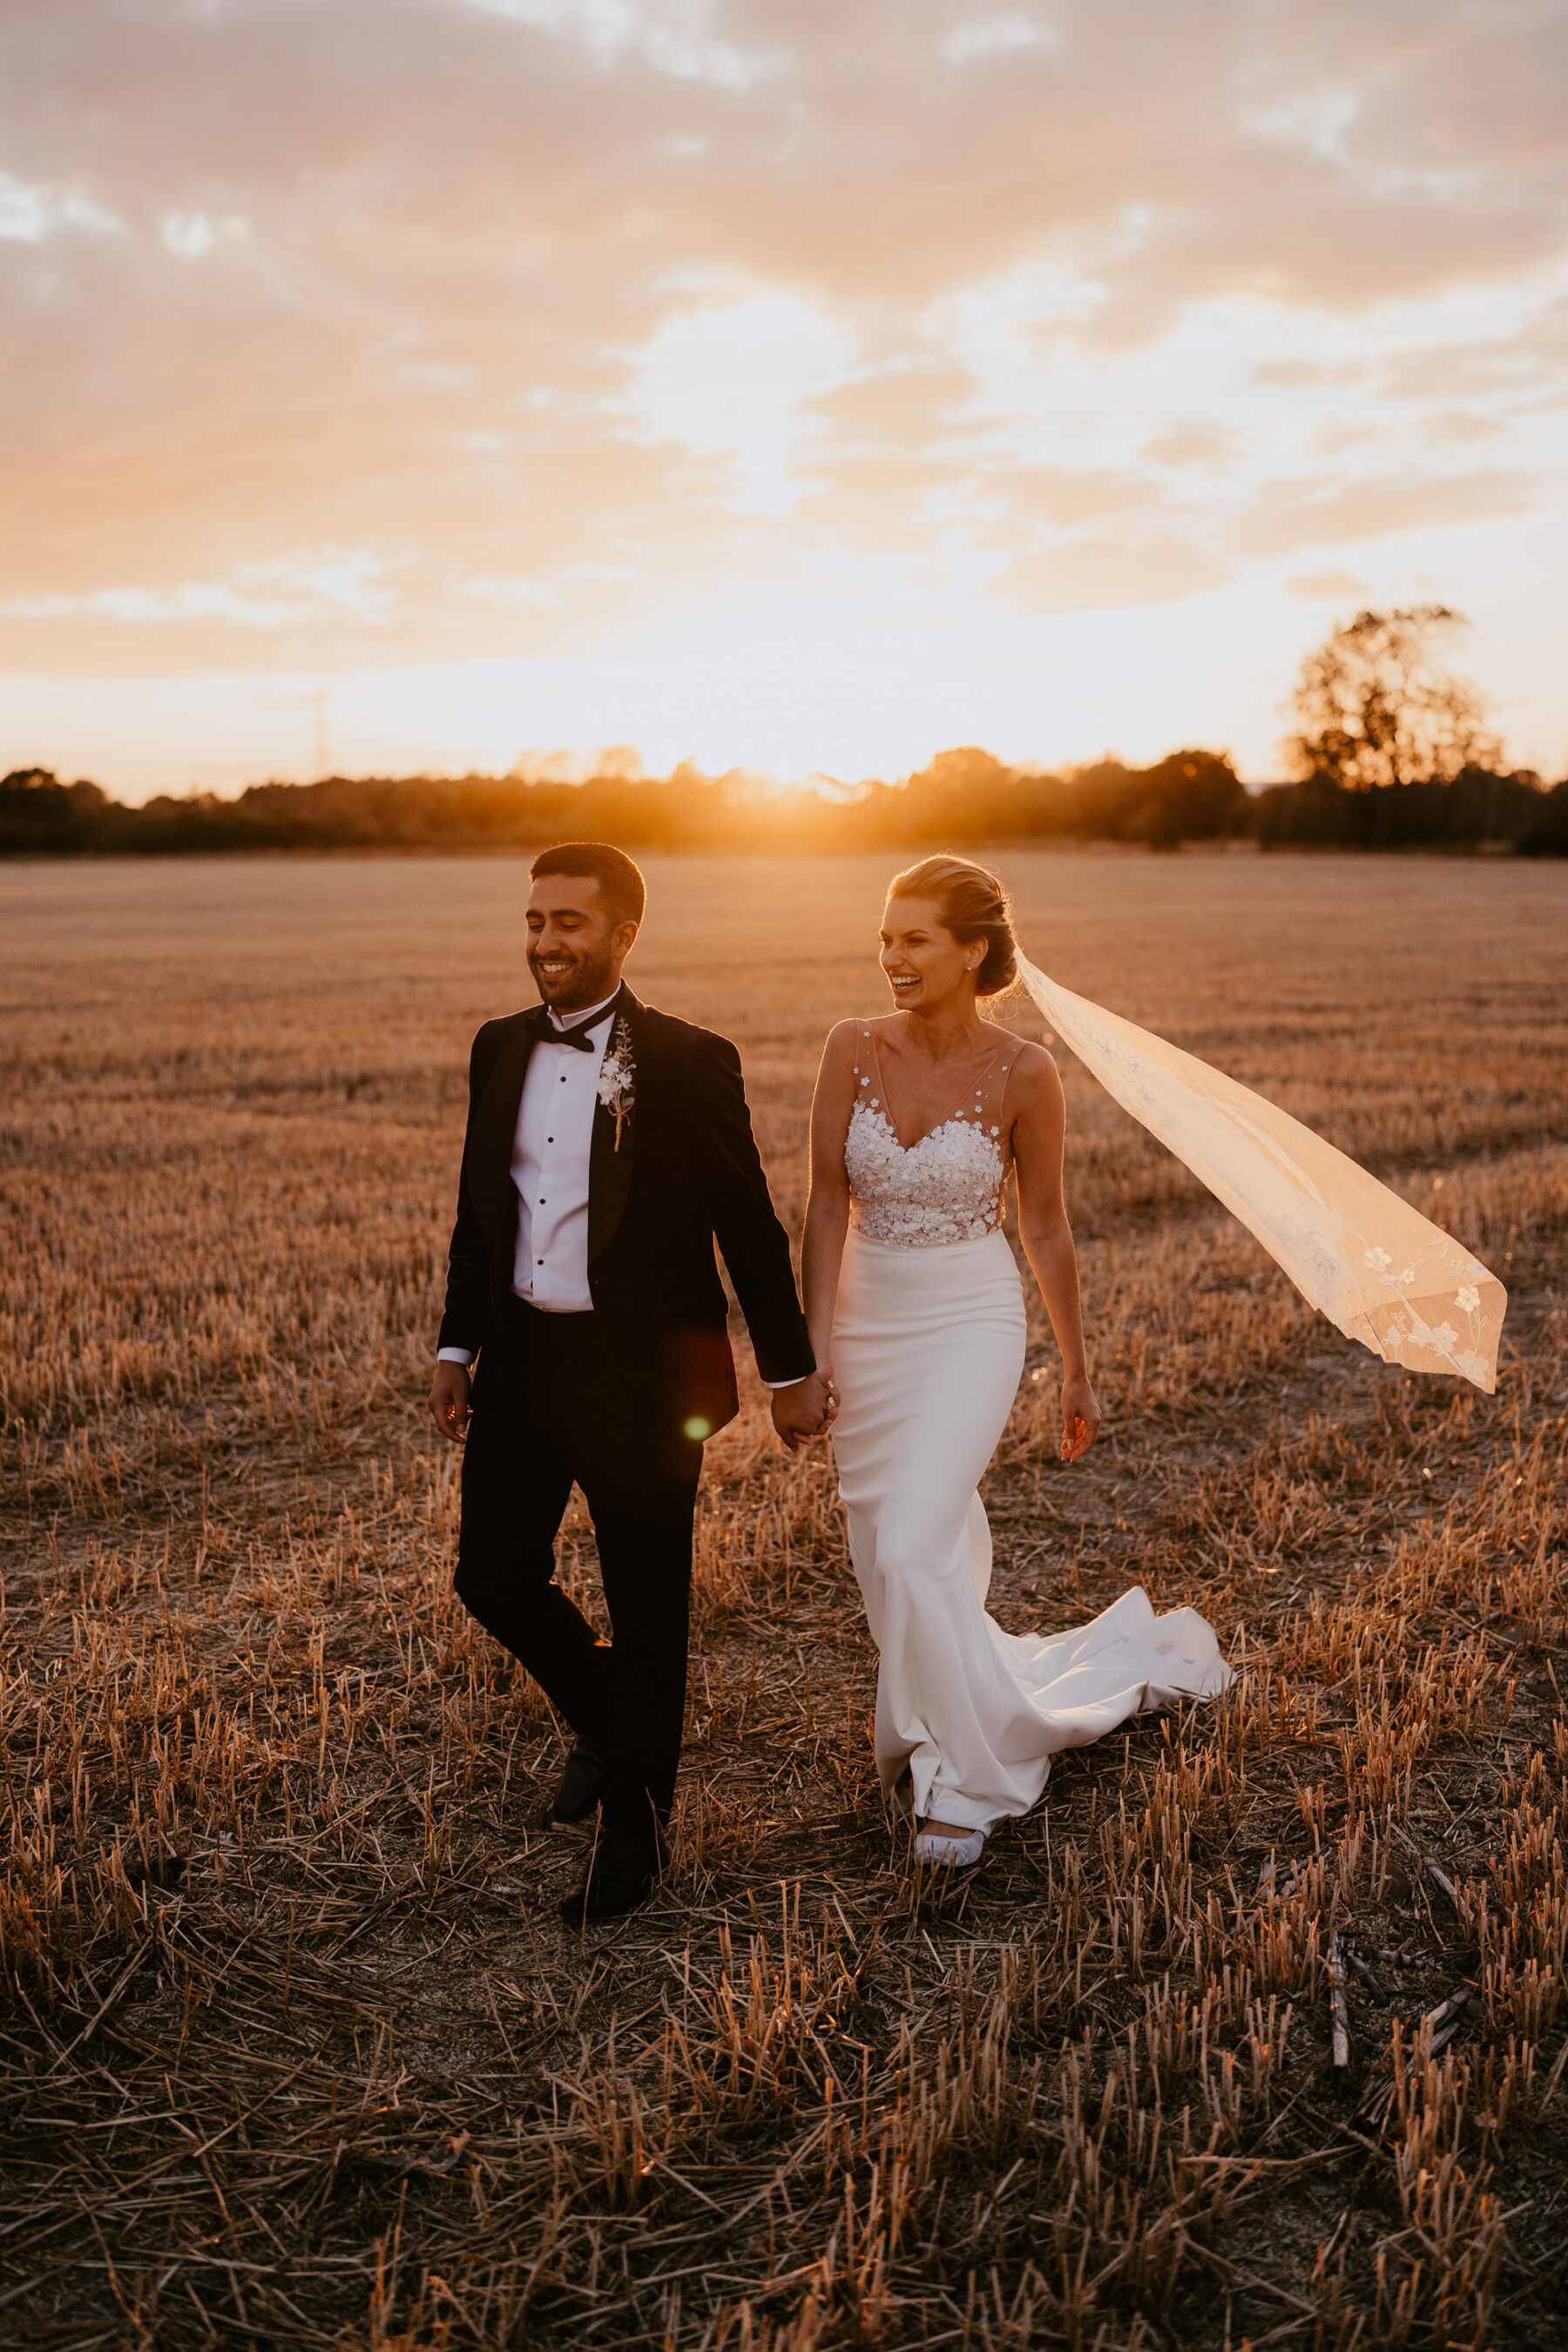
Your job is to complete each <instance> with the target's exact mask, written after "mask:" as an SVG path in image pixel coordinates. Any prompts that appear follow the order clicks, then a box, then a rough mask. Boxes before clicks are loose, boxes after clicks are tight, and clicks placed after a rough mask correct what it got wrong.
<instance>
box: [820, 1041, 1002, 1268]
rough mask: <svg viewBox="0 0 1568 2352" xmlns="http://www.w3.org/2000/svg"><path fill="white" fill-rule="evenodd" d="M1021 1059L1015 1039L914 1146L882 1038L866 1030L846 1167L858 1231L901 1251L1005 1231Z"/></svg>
mask: <svg viewBox="0 0 1568 2352" xmlns="http://www.w3.org/2000/svg"><path fill="white" fill-rule="evenodd" d="M1013 1054H1014V1046H1013V1042H1012V1040H1011V1039H1009V1040H1008V1042H1007V1044H1006V1045H1002V1046H1000V1047H999V1048H998V1049H997V1053H996V1055H995V1058H994V1060H993V1062H992V1064H991V1066H990V1068H989V1069H988V1070H986V1072H985V1073H984V1076H983V1077H982V1078H981V1080H980V1082H979V1084H978V1085H977V1086H976V1087H974V1089H973V1095H972V1096H970V1097H966V1098H965V1100H964V1102H963V1105H962V1107H961V1108H958V1109H957V1110H955V1111H954V1112H953V1114H952V1117H951V1118H945V1119H943V1120H942V1124H941V1126H940V1127H933V1128H932V1129H931V1130H930V1132H929V1133H928V1134H925V1135H922V1136H921V1138H920V1140H919V1141H918V1142H916V1143H912V1144H910V1145H908V1146H906V1145H904V1144H902V1143H900V1140H899V1135H898V1129H896V1128H895V1127H894V1125H893V1122H892V1119H891V1118H890V1117H889V1112H888V1098H887V1093H886V1089H885V1088H884V1087H883V1085H882V1071H881V1063H880V1060H879V1056H878V1053H877V1041H876V1037H875V1035H874V1034H873V1033H872V1031H870V1030H869V1029H868V1028H866V1027H864V1026H863V1025H858V1026H857V1029H856V1035H855V1102H854V1106H853V1108H852V1109H851V1110H850V1113H849V1130H848V1133H847V1135H846V1137H845V1139H844V1166H845V1171H846V1172H847V1176H848V1179H849V1202H850V1215H851V1219H852V1222H853V1223H854V1226H855V1229H856V1231H857V1232H858V1233H862V1234H865V1235H866V1237H867V1239H868V1241H874V1242H890V1243H891V1244H893V1245H894V1246H895V1247H896V1248H899V1249H935V1248H938V1247H940V1246H941V1245H942V1244H944V1243H947V1242H974V1241H980V1240H981V1239H983V1238H984V1235H985V1234H994V1233H995V1232H997V1231H998V1230H999V1228H1000V1226H1001V1223H1002V1188H1003V1185H1004V1184H1005V1181H1006V1179H1007V1171H1008V1167H1009V1165H1010V1161H1009V1160H1008V1158H1007V1156H1006V1147H1005V1126H1004V1122H1003V1118H1002V1097H1003V1094H1004V1093H1005V1089H1006V1085H1007V1072H1008V1070H1009V1069H1010V1068H1011V1066H1012V1062H1013Z"/></svg>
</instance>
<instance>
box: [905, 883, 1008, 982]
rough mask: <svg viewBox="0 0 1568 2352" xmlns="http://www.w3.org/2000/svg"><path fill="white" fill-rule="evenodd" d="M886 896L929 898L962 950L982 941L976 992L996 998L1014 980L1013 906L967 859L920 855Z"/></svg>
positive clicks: (976, 977)
mask: <svg viewBox="0 0 1568 2352" xmlns="http://www.w3.org/2000/svg"><path fill="white" fill-rule="evenodd" d="M888 896H889V898H929V899H931V901H932V903H933V904H934V905H935V907H936V908H937V909H938V911H939V913H940V914H941V916H942V929H943V930H944V931H951V932H952V936H953V938H954V939H955V940H957V941H958V943H959V945H960V946H961V947H969V946H972V945H973V942H974V940H984V942H985V961H984V963H983V964H982V965H981V967H980V970H979V971H978V973H977V974H976V976H975V982H974V987H975V993H976V994H977V995H979V996H1000V995H1001V994H1002V992H1003V991H1004V990H1005V989H1008V988H1011V987H1012V985H1013V982H1015V981H1016V978H1017V977H1018V942H1017V940H1016V939H1015V938H1014V936H1013V902H1012V900H1011V899H1010V898H1008V896H1007V893H1006V891H1005V889H1004V888H1003V887H1002V885H1001V883H1000V882H999V881H998V880H997V879H996V877H995V875H994V874H988V873H987V872H986V870H985V868H984V866H976V865H974V864H973V861H972V860H971V859H969V858H967V857H922V858H921V862H920V864H919V865H918V866H910V867H909V869H908V870H907V871H906V872H905V873H902V874H895V875H894V877H893V878H892V881H891V882H890V883H889V886H888Z"/></svg>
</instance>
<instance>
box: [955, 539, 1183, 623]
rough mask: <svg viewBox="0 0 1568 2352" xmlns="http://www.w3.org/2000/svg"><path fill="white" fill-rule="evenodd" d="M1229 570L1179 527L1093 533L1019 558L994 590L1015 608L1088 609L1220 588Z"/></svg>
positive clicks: (1026, 610)
mask: <svg viewBox="0 0 1568 2352" xmlns="http://www.w3.org/2000/svg"><path fill="white" fill-rule="evenodd" d="M1227 569H1228V567H1227V566H1226V563H1225V562H1223V560H1222V559H1221V558H1219V557H1218V556H1215V555H1214V554H1212V553H1210V552H1209V551H1208V550H1207V549H1205V548H1203V547H1201V546H1198V545H1196V544H1194V542H1193V541H1191V540H1188V539H1184V538H1183V537H1182V536H1180V535H1179V534H1178V533H1177V532H1174V531H1149V532H1142V533H1141V532H1136V531H1134V532H1131V533H1128V532H1122V531H1109V530H1108V531H1095V532H1090V533H1088V534H1086V535H1085V536H1084V537H1083V538H1081V539H1069V540H1065V541H1062V542H1061V543H1060V544H1059V545H1058V546H1056V547H1052V548H1047V549H1044V550H1042V551H1040V552H1039V553H1037V554H1035V555H1026V556H1021V557H1019V558H1018V559H1017V560H1016V562H1013V563H1010V564H1009V565H1008V566H1007V567H1006V569H1005V571H1004V572H1002V573H1001V574H1000V575H999V577H998V578H997V579H996V580H995V581H994V583H992V588H991V593H992V595H993V597H994V598H995V599H996V600H997V601H998V602H1000V603H1002V604H1006V605H1007V606H1009V607H1010V608H1011V609H1012V610H1013V611H1015V612H1022V613H1088V612H1093V611H1095V610H1096V609H1097V608H1099V607H1101V606H1104V605H1139V604H1169V603H1172V602H1173V601H1174V600H1175V599H1177V598H1181V597H1186V596H1194V595H1197V594H1199V593H1201V592H1202V591H1203V590H1205V589H1208V588H1215V587H1218V586H1219V585H1220V583H1222V582H1223V581H1224V580H1225V579H1226V576H1227Z"/></svg>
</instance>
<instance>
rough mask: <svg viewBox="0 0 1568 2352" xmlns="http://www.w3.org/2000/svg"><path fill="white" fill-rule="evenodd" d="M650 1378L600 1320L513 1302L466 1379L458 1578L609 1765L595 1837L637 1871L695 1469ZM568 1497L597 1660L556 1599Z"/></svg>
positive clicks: (661, 1787)
mask: <svg viewBox="0 0 1568 2352" xmlns="http://www.w3.org/2000/svg"><path fill="white" fill-rule="evenodd" d="M498 1358H499V1360H498ZM701 1466H702V1448H701V1446H700V1444H693V1443H692V1441H691V1440H690V1439H689V1438H688V1437H686V1436H685V1434H684V1433H682V1431H681V1430H680V1429H679V1427H678V1426H677V1425H676V1424H675V1423H674V1420H673V1414H672V1412H670V1411H668V1410H667V1408H666V1404H665V1401H664V1400H663V1399H662V1398H661V1397H660V1396H659V1395H658V1393H657V1392H654V1391H650V1389H649V1387H648V1384H647V1350H646V1349H637V1347H636V1346H635V1345H631V1344H628V1343H627V1341H626V1339H625V1338H624V1337H621V1336H619V1335H616V1334H614V1333H611V1332H607V1331H606V1330H605V1328H603V1326H602V1324H601V1320H600V1318H598V1317H597V1316H595V1315H542V1314H540V1313H539V1312H538V1311H537V1310H536V1309H535V1308H533V1307H527V1306H525V1305H524V1304H523V1303H522V1302H521V1300H519V1301H518V1302H517V1304H516V1307H515V1312H514V1316H513V1320H512V1325H511V1328H510V1330H509V1332H508V1334H507V1345H506V1346H505V1348H504V1349H501V1350H496V1349H487V1350H486V1352H485V1356H484V1357H483V1358H481V1360H480V1364H479V1372H478V1374H477V1376H476V1379H475V1384H474V1395H473V1413H472V1418H471V1420H470V1423H469V1426H468V1444H467V1446H466V1448H465V1451H464V1456H463V1508H462V1523H461V1532H460V1535H459V1538H458V1578H457V1589H458V1598H459V1599H460V1600H461V1601H463V1603H464V1604H465V1606H466V1607H467V1608H468V1610H469V1611H470V1612H472V1614H473V1615H474V1616H475V1617H477V1618H478V1619H479V1623H480V1624H481V1625H483V1626H484V1627H485V1628H486V1629H487V1631H489V1633H493V1634H494V1635H495V1637H496V1639H497V1640H498V1641H499V1642H501V1643H504V1644H505V1645H506V1647H507V1648H508V1649H509V1650H510V1652H511V1654H512V1655H513V1656H514V1657H516V1658H520V1659H521V1662H522V1664H524V1665H525V1666H526V1667H527V1669H528V1671H529V1673H530V1674H531V1675H532V1676H533V1678H534V1680H535V1681H536V1682H537V1683H539V1684H540V1685H541V1686H542V1689H543V1690H544V1691H545V1693H546V1694H547V1696H549V1698H550V1699H551V1701H552V1704H553V1705H554V1706H555V1707H556V1708H557V1709H558V1711H559V1712H560V1713H561V1714H562V1715H563V1716H564V1717H565V1718H566V1721H567V1722H568V1723H569V1724H570V1725H571V1727H572V1728H573V1730H574V1732H575V1733H576V1734H577V1736H578V1738H580V1739H584V1740H585V1741H587V1743H588V1744H589V1746H590V1747H591V1748H594V1749H595V1751H596V1753H597V1754H598V1755H600V1756H601V1757H602V1758H603V1759H605V1765H606V1766H607V1768H608V1772H609V1786H608V1790H607V1793H606V1795H605V1805H604V1812H603V1816H602V1823H603V1831H604V1835H605V1841H606V1844H607V1846H609V1847H611V1848H612V1849H614V1850H616V1852H617V1853H618V1855H619V1858H620V1859H621V1860H622V1861H623V1863H624V1864H626V1866H629V1867H633V1868H639V1867H647V1866H649V1865H650V1864H651V1863H652V1860H653V1858H654V1856H655V1854H656V1853H657V1846H658V1829H657V1827H656V1824H661V1823H662V1822H664V1821H665V1820H666V1819H667V1818H668V1813H669V1809H670V1805H671V1803H672V1801H673V1800H674V1796H675V1774H676V1767H677V1764H678V1763H679V1756H680V1735H681V1727H682V1723H683V1720H684V1717H685V1712H686V1648H687V1628H688V1619H689V1599H690V1586H691V1521H692V1511H693V1507H694V1505H695V1503H696V1499H697V1480H698V1475H699V1473H700V1469H701ZM573 1486H580V1487H581V1488H582V1490H583V1494H584V1498H585V1499H586V1502H587V1505H588V1509H589V1513H590V1515H591V1517H592V1518H593V1522H594V1533H595V1537H596V1538H597V1540H598V1548H599V1567H600V1571H601V1574H602V1576H603V1580H604V1587H605V1605H606V1607H607V1609H608V1611H609V1616H610V1629H611V1639H610V1641H608V1642H607V1643H606V1642H604V1641H602V1640H601V1639H600V1638H599V1636H598V1635H597V1634H596V1633H595V1631H594V1628H593V1627H592V1626H591V1625H590V1624H589V1622H588V1621H587V1619H586V1618H585V1617H584V1615H583V1614H582V1612H581V1611H580V1610H579V1609H577V1608H576V1606H575V1605H574V1603H573V1602H572V1601H570V1600H569V1599H568V1598H567V1596H566V1594H565V1593H564V1592H563V1591H562V1590H561V1587H560V1586H559V1585H558V1584H557V1583H556V1582H555V1538H556V1535H557V1532H558V1530H559V1528H560V1526H561V1520H562V1517H563V1513H564V1511H565V1509H566V1506H567V1503H568V1501H569V1500H570V1498H571V1494H572V1489H573Z"/></svg>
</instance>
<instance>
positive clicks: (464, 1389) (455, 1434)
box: [430, 1363, 473, 1445]
mask: <svg viewBox="0 0 1568 2352" xmlns="http://www.w3.org/2000/svg"><path fill="white" fill-rule="evenodd" d="M472 1387H473V1380H472V1377H471V1375H470V1373H469V1370H468V1366H467V1364H453V1363H445V1364H439V1363H438V1364H437V1367H436V1377H435V1379H434V1381H432V1382H431V1383H430V1418H431V1420H432V1421H433V1422H434V1423H435V1424H436V1426H437V1429H438V1430H439V1431H440V1433H441V1434H442V1436H443V1437H448V1438H450V1439H451V1441H452V1443H453V1444H454V1445H460V1444H462V1442H463V1440H464V1438H465V1437H467V1435H468V1394H469V1391H470V1390H471V1389H472Z"/></svg>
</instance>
